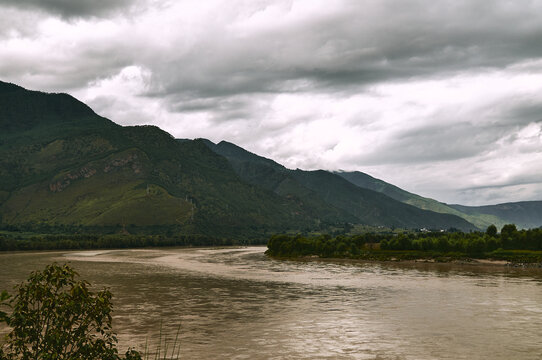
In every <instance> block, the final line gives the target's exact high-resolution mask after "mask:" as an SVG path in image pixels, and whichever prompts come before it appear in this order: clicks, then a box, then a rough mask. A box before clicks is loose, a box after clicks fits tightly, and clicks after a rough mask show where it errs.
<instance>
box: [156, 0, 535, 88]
mask: <svg viewBox="0 0 542 360" xmlns="http://www.w3.org/2000/svg"><path fill="white" fill-rule="evenodd" d="M493 4H494V6H487V5H485V3H484V6H480V5H479V4H478V3H475V2H472V1H459V2H458V1H448V2H438V3H433V4H428V3H427V2H425V1H423V2H422V1H408V2H403V3H402V5H401V9H400V11H399V10H398V9H397V7H398V4H397V2H396V1H379V2H376V1H369V2H363V3H360V2H346V5H345V6H343V7H342V8H340V9H338V10H337V11H334V12H333V11H331V12H330V13H329V15H325V16H321V17H318V18H315V19H312V20H310V21H306V22H303V23H301V24H295V25H291V26H284V27H279V26H277V27H276V28H272V29H270V30H268V31H266V32H257V33H254V34H248V35H246V36H244V37H242V38H239V37H238V36H236V35H237V34H236V33H235V32H228V30H227V29H224V28H219V29H215V31H217V32H216V33H214V32H212V31H211V32H210V34H209V37H208V38H203V39H200V40H202V41H201V42H199V43H198V45H196V46H194V47H193V48H191V49H189V50H188V51H187V52H184V53H183V54H182V55H181V56H178V57H175V56H173V57H172V58H171V56H170V59H169V60H168V62H167V66H165V67H160V66H159V67H157V68H156V69H155V70H156V71H155V77H156V80H157V82H158V83H159V84H160V86H161V90H162V91H163V92H165V93H169V94H171V93H183V94H193V96H195V97H202V96H203V97H204V96H209V97H215V96H228V95H230V94H231V95H235V94H239V93H255V92H279V93H282V92H288V91H299V90H301V91H326V92H327V91H344V90H346V91H352V89H351V88H352V87H354V88H357V89H359V87H360V86H364V85H370V84H374V83H378V82H385V81H398V80H400V79H409V78H413V77H440V76H444V75H446V74H448V75H449V74H453V73H458V72H461V73H462V72H468V71H479V70H480V69H489V68H505V67H507V66H510V65H513V64H515V63H517V62H520V61H524V60H526V59H533V58H540V57H541V56H542V22H540V21H539V19H540V18H541V16H542V8H541V7H540V6H537V3H536V2H531V3H528V4H523V3H522V4H517V5H515V6H514V5H511V4H509V3H507V2H500V1H496V2H493ZM503 24H517V26H515V25H514V26H503ZM172 69H173V70H172ZM300 82H306V83H308V85H307V86H304V87H303V86H302V87H301V88H300V89H299V87H298V84H299V83H300Z"/></svg>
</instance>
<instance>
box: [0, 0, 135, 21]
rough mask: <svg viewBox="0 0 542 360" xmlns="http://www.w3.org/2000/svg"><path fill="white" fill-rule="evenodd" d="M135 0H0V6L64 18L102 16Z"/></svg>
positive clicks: (127, 5)
mask: <svg viewBox="0 0 542 360" xmlns="http://www.w3.org/2000/svg"><path fill="white" fill-rule="evenodd" d="M134 2H135V0H24V1H21V0H0V6H8V7H16V8H20V9H29V10H32V9H37V10H42V11H46V12H48V13H51V14H56V15H60V16H62V17H65V18H74V17H89V16H103V15H106V14H111V13H113V12H117V11H119V10H121V9H126V8H127V7H129V6H130V5H131V4H132V3H134Z"/></svg>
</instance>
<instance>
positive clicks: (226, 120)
mask: <svg viewBox="0 0 542 360" xmlns="http://www.w3.org/2000/svg"><path fill="white" fill-rule="evenodd" d="M51 19H53V20H54V21H53V22H50V21H49V22H48V20H51ZM0 23H1V24H2V25H0V49H1V50H0V73H1V74H2V76H3V77H4V78H3V80H8V81H13V82H16V83H19V84H21V85H23V86H27V87H30V88H35V89H41V90H48V91H67V92H72V93H76V94H77V95H78V97H79V98H81V99H82V100H85V101H87V102H89V103H90V104H91V105H92V106H93V107H94V108H95V109H96V110H97V111H99V112H100V113H102V114H103V115H106V116H108V117H110V118H111V119H112V120H114V121H119V122H122V123H124V124H136V123H155V124H157V125H160V126H163V127H165V128H166V130H167V131H170V132H171V133H173V134H174V135H177V136H180V137H186V136H194V137H208V138H211V139H212V140H214V141H219V140H222V139H225V140H228V141H232V142H235V143H238V144H239V145H242V146H245V147H247V148H248V149H250V150H252V151H256V152H258V153H261V154H262V155H267V156H271V157H274V158H275V160H277V161H279V162H285V163H286V165H290V166H292V167H297V166H299V167H303V168H322V167H327V168H330V169H336V168H340V167H342V168H346V169H359V170H363V169H364V168H369V169H376V170H377V171H379V172H380V173H382V174H385V173H386V172H388V171H389V172H393V171H395V170H396V169H401V171H403V172H405V173H408V172H409V171H411V169H416V170H415V171H416V173H412V176H411V177H410V179H411V180H409V179H406V178H402V177H399V176H396V177H395V178H393V177H392V178H391V180H394V182H395V183H396V184H397V185H399V186H404V185H405V184H406V185H407V186H411V188H410V189H419V188H423V189H429V188H431V189H436V190H434V192H433V193H431V194H427V193H426V195H431V196H434V197H437V198H440V196H442V197H443V198H444V199H445V200H447V201H450V199H453V197H454V194H456V196H457V197H458V198H461V199H467V200H468V199H469V196H470V197H471V198H472V197H473V194H475V193H477V194H480V195H479V196H480V199H482V198H483V199H489V198H490V197H491V196H494V195H488V194H489V190H488V189H483V188H480V184H479V182H486V183H487V184H488V186H497V187H506V186H508V187H510V186H512V187H513V186H525V188H521V189H523V190H521V189H520V188H518V189H517V191H516V192H514V193H513V194H515V195H517V196H524V197H527V196H534V195H533V194H540V193H542V185H540V184H536V183H534V182H530V183H525V180H521V179H522V176H523V178H530V176H532V174H531V175H528V174H527V173H528V172H527V171H526V170H524V169H523V168H524V167H526V166H527V165H525V164H527V163H528V161H529V158H533V159H540V155H539V150H538V149H539V148H540V147H541V145H542V144H541V142H542V140H541V138H540V136H539V137H537V136H536V135H532V134H531V135H529V134H526V132H527V133H528V132H529V131H534V130H532V129H531V130H529V129H530V127H532V126H533V125H532V124H535V125H536V124H540V120H541V119H542V115H541V114H542V112H541V111H542V96H540V95H539V94H540V91H539V89H538V88H537V87H536V86H534V85H533V82H535V81H539V80H540V78H539V77H538V78H536V76H538V75H539V74H542V4H541V3H540V2H538V1H524V2H516V3H514V2H510V1H504V0H503V1H500V0H495V1H484V2H474V1H470V0H445V1H438V2H427V1H422V0H407V1H401V2H397V1H395V0H368V1H363V2H360V1H355V0H344V1H336V2H328V1H325V2H321V3H318V2H304V1H293V0H292V1H290V0H284V1H281V0H279V1H265V0H262V1H247V2H245V1H228V2H226V1H218V0H217V1H211V0H210V1H209V2H201V3H199V2H190V1H165V0H164V1H162V0H107V1H106V0H92V1H87V0H81V1H70V0H41V1H38V0H28V1H15V0H0ZM130 67H133V68H135V69H139V70H141V71H144V72H145V74H147V73H148V76H147V75H145V76H140V77H136V78H135V79H134V78H130V76H128V75H126V74H125V70H126V69H127V68H130ZM495 74H498V81H496V80H495V81H494V83H492V84H493V85H492V86H493V87H495V86H501V87H502V89H500V91H493V90H494V89H492V88H491V87H490V86H489V85H488V86H487V93H484V91H485V90H484V91H477V92H473V95H472V96H471V97H462V99H463V100H462V101H463V103H461V104H457V103H454V102H453V101H446V100H447V99H445V98H443V96H445V95H438V94H433V93H432V92H431V91H433V90H432V89H434V88H435V87H434V86H430V85H427V84H426V83H428V82H436V83H439V84H446V85H447V86H448V88H449V89H447V90H446V94H447V95H446V96H450V97H454V96H458V97H461V96H462V95H461V92H464V91H470V88H469V86H470V85H472V86H473V87H476V86H478V85H477V84H478V83H480V82H484V81H487V80H488V79H489V80H491V77H492V76H493V77H495ZM517 76H523V77H525V79H523V80H522V79H516V80H514V77H517ZM535 78H536V79H535ZM477 79H478V80H477ZM508 79H511V81H510V82H508ZM533 79H535V80H533ZM493 80H494V79H493ZM512 80H514V81H512ZM465 84H467V85H468V86H467V85H465ZM394 86H400V87H401V89H400V90H393V89H392V90H390V88H393V87H394ZM514 86H515V87H514ZM454 87H457V89H456V90H453V88H454ZM438 89H440V90H442V89H441V88H438ZM450 89H452V90H450ZM440 90H439V91H440ZM411 93H415V95H411ZM439 96H440V97H439ZM140 108H141V109H142V110H138V109H140ZM512 155H513V156H517V161H518V162H520V163H521V164H523V165H524V166H517V167H515V168H514V170H513V171H512V170H510V174H508V175H507V176H505V177H503V178H500V179H498V180H495V181H493V182H492V180H491V178H490V177H488V176H486V177H485V178H484V177H483V176H484V175H483V174H484V173H491V174H493V172H495V173H498V172H499V171H497V170H495V169H501V172H506V171H508V170H502V169H504V168H505V167H504V166H503V165H501V164H499V163H498V161H497V160H498V159H499V157H506V156H512ZM510 160H511V158H507V161H510ZM433 163H438V164H446V165H439V167H431V166H430V165H431V164H433ZM530 167H531V169H534V170H533V171H534V172H535V173H536V172H537V171H538V170H540V171H542V168H540V167H539V166H537V165H532V164H531V165H530ZM464 169H468V171H464V173H465V176H464V178H463V179H462V181H463V182H464V184H462V185H461V186H458V185H457V186H456V185H455V184H453V183H452V182H450V181H448V180H447V178H449V174H450V173H453V172H454V171H461V170H464ZM426 179H428V180H427V181H426ZM429 180H431V181H432V182H430V181H429ZM522 181H523V182H522ZM439 187H440V188H442V189H445V190H441V191H439V190H438V188H439ZM491 189H494V188H491ZM431 191H433V190H431ZM469 191H470V192H469ZM491 191H493V190H491ZM461 194H463V195H461ZM466 194H470V195H466ZM491 194H493V193H491ZM510 194H512V192H510ZM471 195H472V196H471ZM515 195H514V196H515ZM510 196H512V195H510Z"/></svg>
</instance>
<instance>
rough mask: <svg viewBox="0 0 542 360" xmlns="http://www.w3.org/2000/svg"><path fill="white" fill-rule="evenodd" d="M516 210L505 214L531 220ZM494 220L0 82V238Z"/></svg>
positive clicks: (493, 215) (245, 233) (457, 224)
mask: <svg viewBox="0 0 542 360" xmlns="http://www.w3.org/2000/svg"><path fill="white" fill-rule="evenodd" d="M523 209H525V211H523V212H521V211H520V210H517V208H516V210H515V211H512V212H510V211H508V214H512V213H514V214H515V215H517V216H518V217H525V216H527V215H525V214H527V213H529V214H531V213H532V211H533V210H532V209H531V207H528V206H527V205H525V206H523ZM482 211H485V212H486V213H482ZM505 212H506V211H505V209H504V208H503V209H501V210H499V211H498V212H496V211H494V212H491V211H489V210H486V209H474V208H473V209H470V210H465V209H463V208H462V207H461V206H459V205H457V206H456V205H453V206H451V205H446V204H442V203H439V202H437V201H435V200H432V199H426V198H423V197H420V196H418V195H415V194H411V193H408V192H405V191H403V190H401V189H399V188H397V187H394V186H393V185H390V184H386V183H385V182H382V181H381V180H378V179H374V178H371V177H369V176H368V175H365V174H363V173H355V174H350V175H349V174H347V173H339V174H336V173H330V172H327V171H323V170H318V171H303V170H299V169H297V170H290V169H287V168H285V167H284V166H282V165H281V164H278V163H276V162H275V161H273V160H270V159H266V158H264V157H261V156H258V155H256V154H253V153H250V152H248V151H246V150H245V149H243V148H241V147H239V146H236V145H234V144H231V143H228V142H225V141H222V142H220V143H218V144H214V143H212V142H210V141H209V140H205V139H196V140H187V139H182V140H181V139H174V138H173V137H172V136H171V135H170V134H168V133H166V132H164V131H162V130H161V129H159V128H157V127H155V126H126V127H123V126H120V125H117V124H115V123H113V122H112V121H110V120H108V119H106V118H104V117H101V116H99V115H98V114H96V113H95V112H94V111H93V110H92V109H91V108H90V107H88V106H87V105H85V104H84V103H82V102H80V101H78V100H77V99H75V98H73V97H72V96H70V95H67V94H48V93H43V92H39V91H30V90H26V89H24V88H22V87H20V86H17V85H14V84H9V83H4V82H0V226H2V227H4V228H5V227H10V228H18V229H23V230H25V229H30V230H32V229H36V228H38V229H39V228H51V227H52V228H56V227H64V228H69V229H72V231H79V230H78V229H83V230H81V231H84V229H85V228H92V229H98V230H97V231H102V230H99V229H106V230H103V231H113V232H115V231H116V232H118V231H129V232H143V233H164V231H165V232H168V233H182V234H201V235H207V236H217V237H237V238H250V237H256V236H257V237H264V236H267V234H269V233H273V232H281V231H305V230H322V229H330V228H333V226H341V225H344V224H345V223H350V224H365V225H372V226H386V227H398V228H424V227H425V228H432V229H447V228H450V227H453V228H458V229H462V230H472V229H475V227H474V225H473V224H472V223H471V222H469V221H470V220H471V219H474V220H476V221H478V222H476V224H477V225H478V224H481V222H480V221H479V219H484V218H485V219H489V220H493V219H500V220H502V216H504V215H503V214H504V213H505ZM521 214H523V215H521ZM510 216H512V215H510ZM474 220H473V221H474ZM531 222H536V216H534V215H533V217H532V221H531ZM493 223H496V222H493ZM522 224H523V223H522Z"/></svg>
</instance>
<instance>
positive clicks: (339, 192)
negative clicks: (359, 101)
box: [206, 141, 474, 230]
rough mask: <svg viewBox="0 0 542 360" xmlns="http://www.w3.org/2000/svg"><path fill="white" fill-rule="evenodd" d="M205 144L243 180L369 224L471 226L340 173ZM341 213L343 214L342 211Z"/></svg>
mask: <svg viewBox="0 0 542 360" xmlns="http://www.w3.org/2000/svg"><path fill="white" fill-rule="evenodd" d="M206 144H207V145H208V146H210V148H211V149H213V150H214V151H216V152H217V153H218V154H220V155H222V156H225V157H226V158H227V159H228V160H229V161H230V163H231V164H232V166H233V168H234V169H235V171H236V172H237V174H238V175H239V176H240V177H241V178H242V179H244V180H245V181H247V182H249V183H251V184H254V185H256V186H260V187H262V188H265V189H269V190H272V191H274V192H275V193H277V194H279V195H281V196H283V197H297V198H299V199H301V200H302V201H304V202H310V203H311V205H313V207H314V206H316V205H318V208H321V209H336V211H338V212H339V214H340V213H342V214H344V213H346V214H347V216H348V217H349V218H350V219H352V218H354V219H355V220H350V221H351V222H356V223H362V224H367V225H373V226H390V227H403V228H433V229H448V228H450V227H455V228H458V229H463V230H470V229H474V226H473V225H472V224H470V223H468V222H467V221H465V220H464V219H462V218H459V217H457V216H453V215H448V214H440V213H435V212H431V211H424V210H421V209H418V208H416V207H414V206H410V205H407V204H404V203H402V202H400V201H397V200H394V199H392V198H391V197H388V196H386V195H383V194H381V193H379V192H376V191H373V190H368V189H364V188H360V187H358V186H355V185H353V184H352V183H350V182H348V181H346V180H345V179H343V178H341V177H340V176H338V175H336V174H333V173H330V172H327V171H323V170H319V171H302V170H289V169H286V168H285V167H283V166H282V165H280V164H278V163H276V162H274V161H272V160H269V159H266V158H263V157H261V156H258V155H255V154H252V153H250V152H248V151H246V150H244V149H242V148H240V147H238V146H236V145H234V144H231V143H228V142H225V141H222V142H220V143H218V144H213V143H212V142H209V141H207V142H206ZM343 216H344V215H343Z"/></svg>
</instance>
